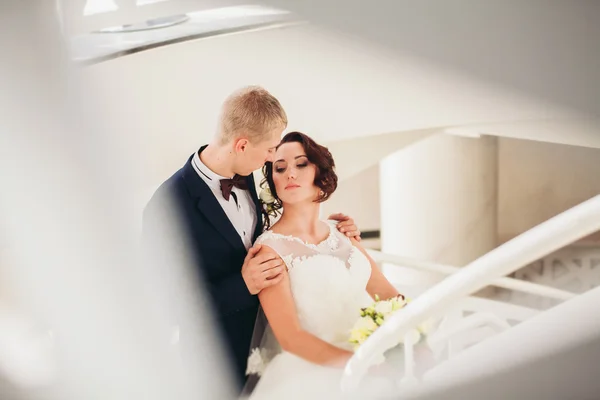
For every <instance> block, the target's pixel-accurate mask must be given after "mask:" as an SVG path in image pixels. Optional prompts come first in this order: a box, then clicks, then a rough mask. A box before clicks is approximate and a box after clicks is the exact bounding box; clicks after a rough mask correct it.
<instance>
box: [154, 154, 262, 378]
mask: <svg viewBox="0 0 600 400" xmlns="http://www.w3.org/2000/svg"><path fill="white" fill-rule="evenodd" d="M204 148H206V146H203V147H202V148H201V149H200V151H202V150H204ZM191 159H192V157H190V158H189V159H188V161H187V162H186V164H185V165H184V166H183V168H181V169H180V170H179V171H177V172H176V173H175V174H173V176H171V177H170V178H169V179H168V180H167V181H165V182H164V183H163V184H162V185H161V186H160V187H159V188H158V189H157V191H156V192H155V193H154V195H153V196H152V198H151V199H150V202H149V203H148V205H147V206H146V209H145V210H144V218H143V225H144V227H143V235H144V241H145V242H146V245H148V246H149V248H150V249H151V252H152V254H153V256H152V257H153V262H154V263H156V262H157V260H158V262H162V263H166V264H169V263H171V262H172V260H173V259H172V258H168V257H166V258H161V257H158V258H157V256H156V255H157V253H160V249H161V247H162V246H163V245H166V243H165V242H166V241H169V242H171V244H170V246H171V248H170V249H168V250H167V251H171V252H178V251H180V252H184V249H187V251H188V252H190V253H191V256H192V260H191V263H192V265H193V266H194V268H195V272H196V273H197V276H198V277H199V278H200V280H201V282H200V284H199V285H198V287H199V288H200V290H206V291H207V292H208V293H205V295H207V297H208V300H209V304H208V305H209V307H210V308H209V309H210V310H215V311H216V312H215V315H214V317H215V319H216V320H217V321H218V324H217V325H218V327H219V328H220V331H219V332H217V334H218V335H219V336H220V337H221V338H222V339H224V340H223V342H224V344H225V347H226V349H225V350H226V351H227V353H228V355H229V356H230V359H231V360H232V362H233V363H232V366H233V367H234V372H235V374H236V376H237V377H238V378H239V383H240V385H241V384H243V382H244V380H245V379H244V376H245V369H246V363H247V358H248V354H249V350H250V349H249V347H250V341H251V339H252V334H253V329H254V324H255V320H256V315H257V311H258V306H259V302H258V298H257V296H256V295H251V294H250V292H249V291H248V288H247V287H246V284H245V282H244V280H243V278H242V274H241V269H242V265H243V263H244V258H245V257H246V254H247V251H246V248H245V246H244V244H243V242H242V239H241V238H240V236H239V235H238V233H237V231H236V230H235V228H234V227H233V225H232V224H231V222H230V221H229V218H228V217H227V215H226V214H225V212H224V211H223V208H222V207H221V205H220V204H219V203H218V201H217V199H216V198H215V195H214V194H213V192H212V191H211V189H210V188H209V187H208V186H207V185H206V183H205V182H204V181H203V180H202V179H201V178H200V177H199V176H198V174H197V172H196V171H195V170H194V168H193V166H192V165H191ZM246 180H247V183H248V187H249V190H250V193H251V195H252V199H253V201H254V205H255V210H254V211H255V212H256V217H257V224H256V229H255V232H254V235H253V240H256V238H257V237H258V236H259V235H260V233H261V232H262V214H261V212H260V209H261V208H260V207H261V206H260V203H259V200H258V196H257V194H256V189H255V186H254V178H253V177H252V175H250V176H248V177H247V178H246ZM165 212H167V213H172V215H174V217H175V218H177V219H178V220H179V222H180V224H181V229H180V230H179V231H178V232H167V231H164V230H163V229H164V224H161V223H160V219H161V218H165ZM167 236H168V237H169V240H165V238H166V237H167ZM174 238H175V239H174ZM173 244H174V245H175V246H176V247H175V248H174V247H173ZM177 247H179V249H178V248H177ZM157 250H158V252H157ZM163 267H164V268H169V265H164V266H163Z"/></svg>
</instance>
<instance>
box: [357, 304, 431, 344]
mask: <svg viewBox="0 0 600 400" xmlns="http://www.w3.org/2000/svg"><path fill="white" fill-rule="evenodd" d="M409 302H410V299H407V298H405V297H404V296H402V295H400V296H398V297H393V298H391V299H388V300H380V299H379V297H378V296H375V303H373V304H372V305H371V306H369V307H366V308H361V309H360V318H359V319H358V320H357V321H356V323H355V324H354V327H353V328H352V330H351V331H350V339H349V341H350V343H352V344H353V345H354V349H355V350H356V349H358V347H360V345H361V344H363V343H364V341H365V340H367V338H368V337H369V336H371V335H372V334H373V332H375V331H376V330H377V328H379V327H380V326H381V325H383V324H384V323H385V321H386V320H388V319H389V318H390V317H391V316H392V314H393V313H395V312H396V311H398V310H400V309H401V308H403V307H405V306H406V305H407V304H408V303H409ZM421 333H423V332H422V331H421V329H418V331H415V333H414V334H415V335H418V337H415V338H414V340H411V341H413V342H414V343H416V342H417V341H418V340H419V338H420V336H421Z"/></svg>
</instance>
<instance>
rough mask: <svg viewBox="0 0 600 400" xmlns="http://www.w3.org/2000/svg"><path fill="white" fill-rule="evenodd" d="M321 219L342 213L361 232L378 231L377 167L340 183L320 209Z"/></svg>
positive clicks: (379, 210)
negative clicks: (352, 220) (347, 216)
mask: <svg viewBox="0 0 600 400" xmlns="http://www.w3.org/2000/svg"><path fill="white" fill-rule="evenodd" d="M321 211H322V215H323V217H327V216H329V215H331V214H333V213H338V212H343V213H345V214H348V215H350V216H351V217H352V218H354V220H355V221H356V224H357V226H358V228H359V229H360V230H361V231H374V230H379V227H380V226H381V221H380V215H381V214H380V213H381V208H380V198H379V165H375V166H372V167H371V168H368V169H366V170H364V171H362V172H361V173H359V174H358V175H355V176H353V177H352V178H349V179H346V180H344V181H341V182H340V183H339V185H338V189H337V190H336V191H335V193H334V194H333V196H331V198H330V199H329V200H328V201H327V202H325V203H324V204H323V206H322V208H321Z"/></svg>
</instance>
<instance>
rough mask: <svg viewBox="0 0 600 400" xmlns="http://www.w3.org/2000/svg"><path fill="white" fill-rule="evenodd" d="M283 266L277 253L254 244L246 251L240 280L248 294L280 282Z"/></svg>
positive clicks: (256, 292)
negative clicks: (244, 284) (242, 280)
mask: <svg viewBox="0 0 600 400" xmlns="http://www.w3.org/2000/svg"><path fill="white" fill-rule="evenodd" d="M284 270H285V264H284V263H283V260H282V259H281V257H279V255H278V254H277V253H275V252H274V251H273V250H272V249H271V248H269V247H267V246H262V245H260V244H255V245H254V246H252V247H251V248H250V250H248V254H247V255H246V258H245V259H244V265H242V278H243V279H244V282H245V283H246V286H247V287H248V291H249V292H250V294H253V295H254V294H258V293H259V292H260V291H261V290H263V289H264V288H267V287H269V286H273V285H276V284H278V283H279V282H281V280H282V279H283V272H284Z"/></svg>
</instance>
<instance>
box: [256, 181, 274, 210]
mask: <svg viewBox="0 0 600 400" xmlns="http://www.w3.org/2000/svg"><path fill="white" fill-rule="evenodd" d="M258 197H259V199H260V201H261V203H262V204H263V207H264V208H265V210H266V211H267V213H269V214H270V213H271V212H272V211H275V197H274V196H273V193H271V189H269V188H268V187H266V188H263V190H261V192H260V194H259V195H258Z"/></svg>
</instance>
